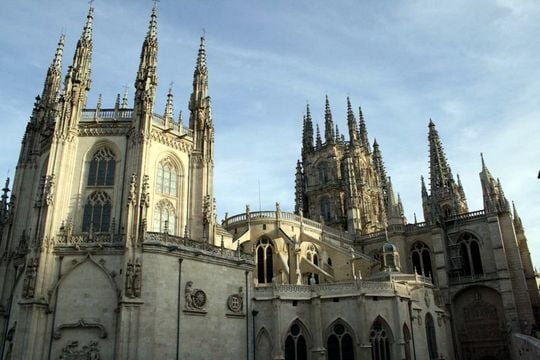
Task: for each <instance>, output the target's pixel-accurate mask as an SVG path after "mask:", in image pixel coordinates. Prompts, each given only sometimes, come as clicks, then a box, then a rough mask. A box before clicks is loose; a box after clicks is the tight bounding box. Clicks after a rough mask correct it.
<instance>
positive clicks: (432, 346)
mask: <svg viewBox="0 0 540 360" xmlns="http://www.w3.org/2000/svg"><path fill="white" fill-rule="evenodd" d="M426 339H427V343H428V352H429V358H430V359H438V354H437V337H436V336H435V323H434V322H433V316H431V314H430V313H427V314H426Z"/></svg>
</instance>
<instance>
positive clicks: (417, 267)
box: [411, 242, 433, 277]
mask: <svg viewBox="0 0 540 360" xmlns="http://www.w3.org/2000/svg"><path fill="white" fill-rule="evenodd" d="M411 262H412V265H413V271H414V272H415V273H417V274H419V275H424V276H431V277H433V271H432V268H431V251H430V250H429V247H427V245H426V244H424V243H422V242H417V243H415V244H414V245H413V246H412V248H411Z"/></svg>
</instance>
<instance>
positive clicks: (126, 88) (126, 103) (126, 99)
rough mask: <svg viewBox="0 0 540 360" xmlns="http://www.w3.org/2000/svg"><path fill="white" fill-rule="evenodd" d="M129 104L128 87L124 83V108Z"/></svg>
mask: <svg viewBox="0 0 540 360" xmlns="http://www.w3.org/2000/svg"><path fill="white" fill-rule="evenodd" d="M127 106H128V87H127V85H124V97H123V98H122V107H121V108H122V109H127Z"/></svg>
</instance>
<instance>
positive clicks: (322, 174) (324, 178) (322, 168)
mask: <svg viewBox="0 0 540 360" xmlns="http://www.w3.org/2000/svg"><path fill="white" fill-rule="evenodd" d="M327 182H328V167H327V166H326V164H325V163H322V164H320V165H319V183H320V184H326V183H327Z"/></svg>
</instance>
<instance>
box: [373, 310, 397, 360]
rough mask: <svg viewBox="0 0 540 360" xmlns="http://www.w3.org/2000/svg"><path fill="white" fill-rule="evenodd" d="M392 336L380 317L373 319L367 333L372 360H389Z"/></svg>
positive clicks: (390, 357)
mask: <svg viewBox="0 0 540 360" xmlns="http://www.w3.org/2000/svg"><path fill="white" fill-rule="evenodd" d="M391 336H392V334H391V333H390V329H389V328H388V325H386V323H385V322H384V320H382V319H381V318H380V317H378V318H377V319H375V321H374V322H373V325H372V326H371V329H370V331H369V341H370V342H371V359H372V360H391V359H392V355H391V352H390V340H391Z"/></svg>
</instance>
